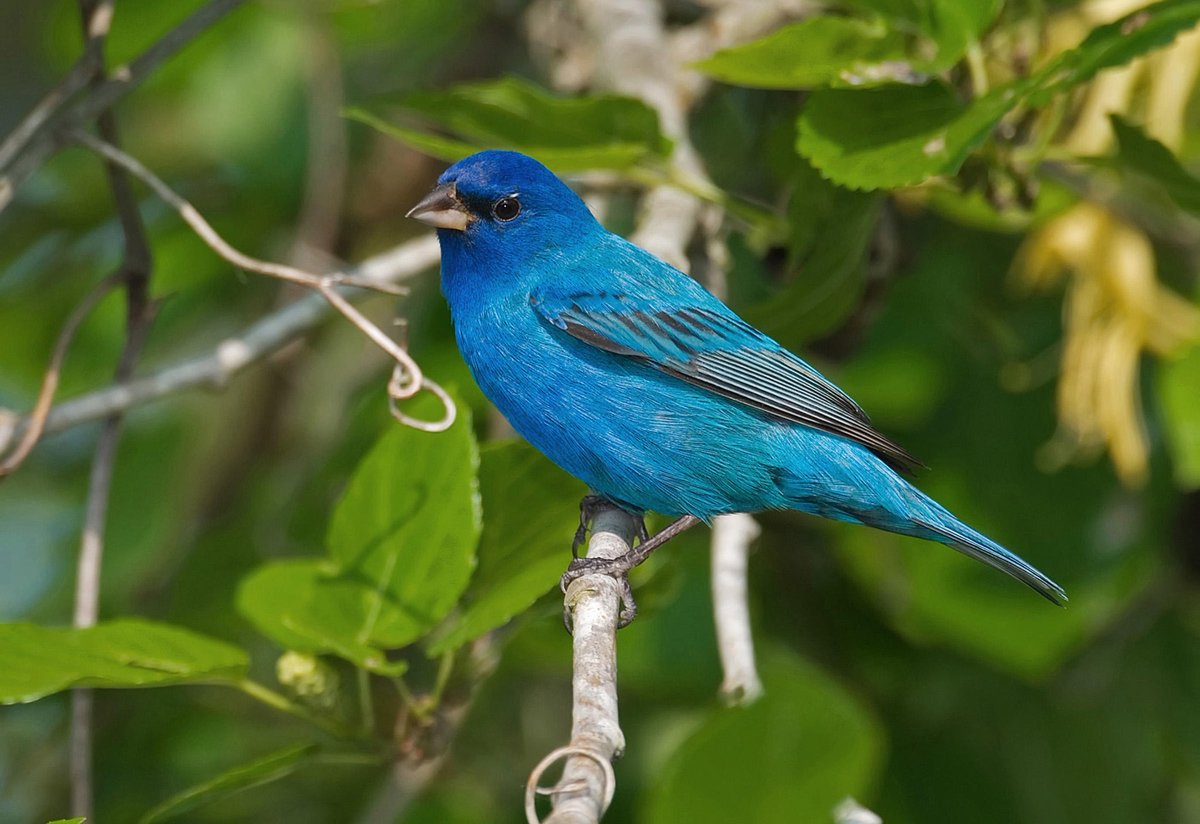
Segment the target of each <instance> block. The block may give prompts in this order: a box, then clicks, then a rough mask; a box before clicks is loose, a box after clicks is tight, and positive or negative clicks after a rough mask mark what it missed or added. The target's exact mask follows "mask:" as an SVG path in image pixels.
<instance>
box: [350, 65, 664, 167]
mask: <svg viewBox="0 0 1200 824" xmlns="http://www.w3.org/2000/svg"><path fill="white" fill-rule="evenodd" d="M402 109H403V110H404V111H405V112H407V113H408V114H409V115H416V116H417V117H419V118H420V119H422V120H425V121H428V122H430V123H432V124H433V125H434V126H436V127H437V128H439V129H441V130H443V131H445V132H447V133H449V134H450V135H452V139H447V138H442V137H436V136H432V135H430V134H428V133H427V132H426V131H423V130H418V129H414V128H411V127H408V126H398V125H392V124H391V123H390V122H389V121H388V120H384V119H383V118H381V117H379V116H377V115H374V114H371V113H368V112H365V111H363V110H362V109H351V110H350V111H349V112H348V114H349V116H350V117H352V118H354V119H356V120H360V121H362V122H364V123H367V124H368V125H370V126H373V127H374V128H377V129H380V130H381V131H384V132H386V133H387V134H389V135H391V136H392V137H395V138H396V139H397V140H400V141H402V142H405V143H408V144H409V145H411V146H413V147H414V148H416V149H418V150H419V151H423V152H428V153H430V154H433V155H434V156H436V157H439V158H441V159H443V160H457V159H459V158H461V157H464V156H465V155H467V154H470V153H472V152H474V151H479V150H482V149H514V150H517V151H521V152H524V153H526V154H529V155H532V156H533V157H536V158H537V159H539V160H541V161H542V162H543V163H545V164H546V165H547V166H549V167H550V168H552V169H554V170H555V171H558V172H571V171H580V170H583V169H604V168H611V169H623V168H627V167H629V166H631V165H633V164H634V163H636V162H637V161H638V160H641V159H642V158H645V157H649V156H658V157H664V156H666V154H667V153H668V152H669V151H670V145H671V144H670V142H669V141H668V140H667V139H666V138H665V137H663V135H662V132H661V131H660V129H659V126H658V117H657V115H656V114H655V113H654V110H653V109H651V108H650V107H649V106H647V105H646V104H644V103H642V102H640V101H638V100H634V99H632V98H627V97H618V96H615V95H591V96H586V97H558V96H555V95H553V94H550V93H549V92H547V91H545V90H543V89H541V88H540V87H538V86H535V85H533V84H531V83H528V82H526V81H524V80H520V79H518V78H515V77H509V78H502V79H500V80H496V81H492V82H488V83H480V84H474V85H467V86H459V87H457V88H454V89H451V90H450V91H445V92H421V93H418V94H414V95H410V96H409V97H408V98H406V99H405V101H404V102H403V104H402Z"/></svg>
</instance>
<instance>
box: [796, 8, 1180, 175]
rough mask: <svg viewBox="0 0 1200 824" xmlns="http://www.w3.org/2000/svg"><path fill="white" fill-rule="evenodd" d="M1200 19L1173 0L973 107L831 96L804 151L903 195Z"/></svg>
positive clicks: (810, 124)
mask: <svg viewBox="0 0 1200 824" xmlns="http://www.w3.org/2000/svg"><path fill="white" fill-rule="evenodd" d="M1198 20H1200V0H1166V2H1162V3H1158V4H1156V5H1153V6H1150V7H1148V8H1145V9H1142V10H1140V11H1137V12H1133V13H1132V14H1130V15H1127V16H1126V17H1124V18H1122V19H1121V20H1118V21H1116V22H1115V23H1111V24H1109V25H1106V26H1101V27H1099V28H1097V29H1096V30H1094V31H1093V32H1092V33H1091V34H1090V35H1088V37H1087V38H1086V39H1085V40H1084V42H1083V43H1082V44H1081V45H1080V46H1079V47H1078V48H1076V49H1073V50H1071V51H1069V52H1065V53H1063V54H1062V55H1061V56H1060V57H1058V58H1056V59H1055V60H1053V61H1052V62H1051V63H1050V64H1048V65H1047V66H1045V67H1043V68H1042V69H1040V70H1039V71H1037V72H1036V73H1034V74H1033V75H1031V76H1029V77H1027V78H1022V79H1019V80H1015V81H1012V82H1011V83H1009V84H1007V85H1004V86H1001V87H998V88H996V89H994V90H992V91H991V92H989V93H988V94H985V95H983V96H981V97H979V98H977V99H975V100H973V101H970V102H969V103H968V102H963V101H962V100H960V99H959V97H958V96H957V94H956V93H955V92H954V91H953V90H952V89H950V88H949V87H948V86H945V85H943V84H941V83H939V82H935V83H930V84H928V85H926V86H915V87H914V86H904V85H899V84H893V85H889V86H881V87H879V88H875V89H855V90H852V89H822V90H819V91H817V92H814V93H813V94H812V96H811V97H810V98H809V101H808V103H807V105H805V107H804V110H803V111H802V112H801V114H800V119H799V127H798V134H797V139H796V148H797V151H799V152H800V154H802V155H804V156H805V157H807V158H808V159H809V160H811V161H812V163H813V165H815V166H816V167H817V168H818V169H820V170H821V173H822V174H824V175H825V176H827V177H828V178H829V179H830V180H833V181H835V182H837V183H840V184H842V185H843V186H848V187H850V188H854V189H876V188H896V187H900V186H909V185H912V184H916V183H920V182H921V181H923V180H926V179H928V178H930V177H936V176H939V175H953V174H956V173H957V172H958V170H959V168H960V167H961V166H962V164H963V161H964V160H966V158H967V156H968V155H969V154H970V153H971V152H972V151H974V150H975V149H976V148H977V147H978V146H979V145H980V144H981V143H982V142H983V141H984V140H986V139H987V137H988V136H989V135H990V134H991V132H992V130H993V129H995V127H996V126H997V124H999V123H1000V121H1001V119H1002V118H1003V117H1004V116H1005V115H1006V114H1008V113H1009V112H1010V111H1012V110H1013V109H1015V108H1017V107H1018V106H1021V105H1025V104H1031V105H1035V106H1037V105H1042V104H1044V103H1045V102H1046V101H1048V100H1049V99H1050V98H1051V97H1052V96H1053V95H1056V94H1060V93H1063V92H1066V91H1069V90H1071V89H1072V88H1074V87H1076V86H1078V85H1079V84H1081V83H1084V82H1087V81H1088V80H1090V79H1091V78H1092V77H1094V76H1095V74H1096V73H1097V72H1099V71H1101V70H1103V69H1105V68H1109V67H1112V66H1118V65H1122V64H1124V63H1126V62H1128V61H1129V60H1132V59H1134V58H1135V57H1139V56H1141V55H1143V54H1145V53H1147V52H1149V51H1152V50H1153V49H1156V48H1159V47H1161V46H1164V45H1167V44H1169V43H1170V42H1171V41H1172V40H1173V39H1174V38H1175V36H1176V35H1177V34H1179V32H1181V31H1183V30H1185V29H1187V28H1190V27H1192V26H1194V25H1195V24H1196V22H1197V21H1198Z"/></svg>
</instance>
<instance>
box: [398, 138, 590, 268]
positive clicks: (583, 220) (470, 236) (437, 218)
mask: <svg viewBox="0 0 1200 824" xmlns="http://www.w3.org/2000/svg"><path fill="white" fill-rule="evenodd" d="M407 216H408V217H411V218H415V219H417V220H419V221H421V222H422V223H425V224H428V225H430V226H433V227H435V228H437V230H438V239H439V240H440V241H441V244H442V254H443V257H446V256H447V254H467V255H470V257H471V258H472V259H473V261H474V262H475V263H476V265H478V264H479V263H481V262H483V261H495V260H506V261H508V262H510V263H512V264H519V263H521V262H524V260H525V259H526V258H527V257H528V256H530V255H535V254H539V253H541V252H543V251H545V250H546V249H547V248H548V247H555V246H561V245H563V244H566V243H570V242H572V241H573V240H574V239H577V238H580V237H581V236H586V235H587V234H588V233H589V232H590V231H592V230H593V229H595V228H598V227H599V224H597V223H596V219H595V218H594V217H592V213H591V212H589V211H588V208H587V206H586V205H584V203H583V201H582V200H580V199H579V196H578V195H576V194H575V193H574V192H573V191H571V189H570V188H569V187H568V186H567V185H566V184H565V183H563V182H562V181H561V180H559V179H558V177H557V176H556V175H555V174H554V173H553V172H552V171H550V170H549V169H547V168H546V167H545V166H543V165H542V164H541V163H539V162H538V161H536V160H534V159H533V158H532V157H529V156H528V155H523V154H521V153H520V152H509V151H500V150H489V151H485V152H478V153H477V154H473V155H471V156H470V157H466V158H463V159H462V160H460V161H458V162H457V163H455V164H454V165H453V166H451V167H450V168H449V169H447V170H446V171H445V172H443V173H442V176H441V177H439V178H438V183H437V186H436V187H435V188H434V189H433V191H432V192H430V193H429V194H428V195H426V196H425V198H424V199H423V200H422V201H421V202H420V203H418V204H417V205H416V206H414V207H413V208H412V209H411V210H410V211H409V213H408V215H407Z"/></svg>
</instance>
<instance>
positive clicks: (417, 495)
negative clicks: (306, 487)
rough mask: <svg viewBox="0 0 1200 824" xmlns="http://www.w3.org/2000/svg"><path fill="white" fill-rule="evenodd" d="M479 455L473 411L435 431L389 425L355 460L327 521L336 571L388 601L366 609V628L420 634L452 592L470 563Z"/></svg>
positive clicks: (398, 637)
mask: <svg viewBox="0 0 1200 824" xmlns="http://www.w3.org/2000/svg"><path fill="white" fill-rule="evenodd" d="M478 466H479V455H478V451H477V449H476V446H475V437H474V435H473V434H472V432H471V417H470V415H469V414H467V409H466V408H465V407H463V406H462V405H461V404H460V408H459V414H458V419H457V420H456V422H455V423H454V426H452V427H451V428H450V429H449V430H447V431H445V432H439V433H436V434H432V433H428V432H421V431H418V430H416V429H412V428H410V427H406V426H399V425H396V426H393V427H392V428H390V429H389V430H388V431H387V432H386V433H385V434H384V435H383V437H382V438H380V439H379V441H378V442H377V443H376V444H375V446H374V447H372V449H371V451H370V452H369V453H368V454H367V456H366V457H365V458H364V459H363V460H362V462H361V463H359V465H358V468H357V469H356V470H355V471H354V475H353V477H352V478H351V479H350V483H349V485H348V486H347V487H346V492H345V494H344V495H343V496H342V498H341V500H340V501H339V502H338V504H337V507H336V508H335V509H334V512H333V519H332V521H331V523H330V527H329V534H328V537H327V545H328V549H329V554H330V557H331V559H332V560H333V563H334V564H335V565H336V567H337V570H338V577H339V578H340V579H344V580H345V581H348V582H353V583H356V584H360V585H362V586H363V587H365V588H366V589H368V590H371V591H377V592H379V594H380V596H381V598H382V600H380V601H379V603H380V604H382V603H383V601H386V602H387V604H388V606H390V607H392V608H393V609H394V611H390V612H389V613H388V614H387V615H386V618H387V619H388V620H384V618H385V616H384V615H383V614H382V613H380V614H378V616H377V617H376V618H374V619H372V616H373V615H375V613H374V612H368V613H367V616H366V617H367V618H368V619H371V620H369V622H368V623H369V624H370V625H369V626H368V627H366V628H364V631H365V633H366V637H375V638H378V639H379V640H380V641H381V642H383V643H386V644H388V645H389V646H401V645H403V644H406V643H409V642H411V641H414V640H416V639H417V638H419V637H420V636H421V635H423V634H424V633H425V632H426V631H427V630H429V629H430V628H431V627H433V626H434V624H436V623H437V622H438V621H440V620H441V619H442V618H444V617H445V616H446V613H448V612H449V611H450V609H451V608H452V607H453V606H454V604H455V603H456V602H457V601H458V598H459V596H460V595H461V594H462V592H463V590H464V589H465V588H466V586H467V582H468V580H469V579H470V577H471V571H472V570H473V569H474V567H475V548H476V544H477V543H478V541H479V532H480V512H479V509H480V507H479V492H478V488H477V481H476V471H477V469H478Z"/></svg>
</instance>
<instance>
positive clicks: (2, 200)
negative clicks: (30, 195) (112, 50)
mask: <svg viewBox="0 0 1200 824" xmlns="http://www.w3.org/2000/svg"><path fill="white" fill-rule="evenodd" d="M243 2H245V0H212V2H210V3H208V4H207V5H204V6H201V7H200V8H199V9H197V10H196V11H195V12H193V13H192V14H191V15H190V16H189V17H187V18H186V19H185V20H184V21H183V22H182V23H180V24H179V25H178V26H176V27H175V28H174V29H172V30H171V31H169V32H168V33H167V34H166V35H165V36H163V37H162V38H160V39H159V40H157V41H156V42H155V43H154V44H153V45H151V46H150V47H149V48H148V49H146V51H144V52H142V54H140V55H139V56H138V57H137V58H136V59H134V60H133V61H132V62H131V63H128V64H126V65H123V66H118V67H117V68H115V69H113V70H112V71H111V72H110V73H109V78H108V79H107V80H105V81H104V82H103V83H100V84H98V85H96V86H94V87H93V88H92V89H91V90H90V91H89V92H88V93H87V94H86V95H84V96H83V97H82V98H81V99H80V100H79V102H78V103H76V104H75V105H74V106H73V107H70V108H69V109H66V108H64V107H65V106H66V104H67V102H68V101H69V100H70V99H71V98H72V97H73V96H74V95H75V94H76V93H77V92H78V91H79V89H82V88H83V87H84V86H85V85H87V83H88V81H89V80H90V79H91V77H93V76H95V74H94V73H95V71H97V69H98V66H99V63H98V62H97V64H95V65H92V64H86V63H84V62H83V60H82V59H81V61H80V62H79V63H77V64H76V65H75V67H73V68H72V70H71V72H70V73H69V74H68V76H67V78H66V79H64V81H63V82H62V83H60V84H59V86H58V87H57V89H56V90H55V91H52V92H51V93H50V94H49V95H47V97H46V98H44V99H43V100H42V101H41V102H40V103H39V104H38V105H37V106H35V107H34V110H33V111H32V112H30V114H29V115H27V116H26V117H25V119H24V120H22V121H21V123H20V124H18V126H17V128H16V129H15V130H14V131H13V132H12V133H11V134H10V135H9V136H8V138H6V139H5V141H4V144H3V154H2V155H0V158H3V162H0V172H6V173H5V174H3V175H0V212H2V211H4V208H5V207H6V206H7V205H8V204H9V203H10V202H11V201H12V199H13V197H14V195H15V194H16V192H17V190H18V189H19V188H20V187H21V186H22V184H24V183H25V181H26V180H28V179H29V178H30V177H31V176H32V175H33V173H34V172H35V171H37V170H38V169H39V168H40V167H41V165H42V164H43V163H45V162H46V159H47V158H49V157H50V156H51V155H53V154H54V153H55V152H57V151H58V150H59V149H61V148H62V147H63V146H65V145H67V143H69V142H70V139H69V138H68V137H67V136H66V134H65V133H66V131H68V130H70V129H78V128H81V127H82V126H84V125H85V124H87V123H90V122H92V121H93V120H95V119H96V118H97V117H98V116H99V115H100V114H101V113H102V112H104V111H105V110H106V109H108V108H109V107H111V106H112V105H113V104H114V103H116V102H117V101H118V100H120V99H121V98H122V97H124V96H125V95H126V94H128V93H129V92H130V91H132V90H133V89H136V88H137V87H138V86H139V85H141V83H142V81H143V80H145V79H146V77H148V76H149V75H150V74H151V73H152V72H153V71H154V70H155V69H157V68H158V67H159V66H160V65H162V64H163V63H164V62H166V61H167V60H168V59H170V58H171V57H173V56H174V55H175V54H176V53H177V52H178V51H179V50H180V49H182V48H183V47H184V46H186V45H187V44H188V43H190V42H191V41H192V40H193V39H195V38H196V37H197V36H198V35H200V34H201V33H202V32H203V31H204V30H205V29H207V28H208V27H209V26H211V25H212V24H213V23H215V22H217V21H218V20H220V19H221V18H222V17H224V16H225V15H226V14H228V13H229V12H231V11H233V10H234V9H236V8H237V7H238V6H240V5H241V4H242V3H243ZM104 7H107V8H109V10H110V11H111V3H106V4H104V6H102V7H101V8H104ZM105 26H107V24H105ZM97 30H99V28H97ZM103 31H104V32H107V28H106V27H105V28H104V29H103ZM91 34H92V29H89V39H91ZM97 48H98V47H97ZM85 59H97V58H86V53H85Z"/></svg>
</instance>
